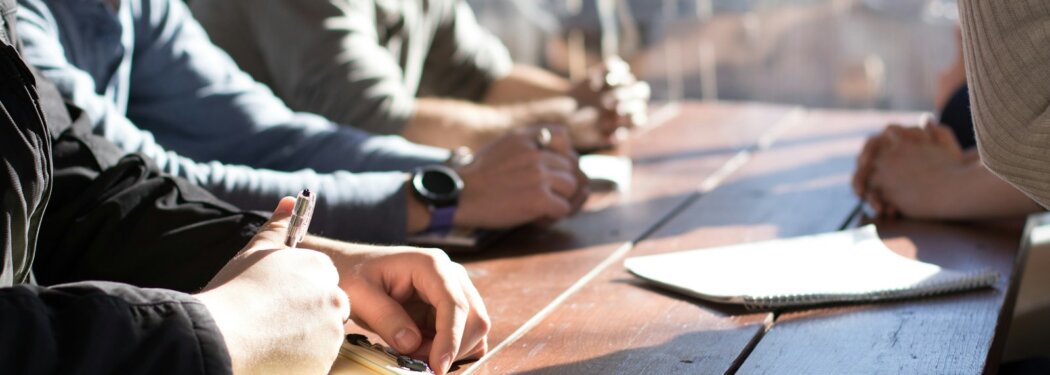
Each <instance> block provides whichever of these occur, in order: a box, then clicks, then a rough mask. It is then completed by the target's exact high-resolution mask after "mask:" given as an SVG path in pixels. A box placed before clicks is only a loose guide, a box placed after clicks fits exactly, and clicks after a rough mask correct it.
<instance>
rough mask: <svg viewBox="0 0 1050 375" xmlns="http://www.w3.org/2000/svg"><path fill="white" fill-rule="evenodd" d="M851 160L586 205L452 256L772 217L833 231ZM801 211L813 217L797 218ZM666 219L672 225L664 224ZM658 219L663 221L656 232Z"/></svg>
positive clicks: (849, 203) (649, 235)
mask: <svg viewBox="0 0 1050 375" xmlns="http://www.w3.org/2000/svg"><path fill="white" fill-rule="evenodd" d="M853 163H854V160H853V155H839V156H832V157H829V158H825V159H822V160H820V161H816V162H813V163H808V164H804V165H798V166H793V167H790V168H786V169H781V170H776V171H771V172H768V173H762V174H757V175H752V176H746V177H740V178H738V179H735V180H731V181H729V182H727V183H726V184H725V185H723V186H720V187H718V188H717V189H715V190H714V191H712V192H710V193H708V194H706V195H704V196H700V195H699V194H698V193H697V192H696V191H692V192H688V193H682V194H674V195H668V196H661V197H657V198H653V199H649V200H643V201H637V202H629V203H625V204H614V205H612V206H609V207H605V208H602V209H599V210H595V211H584V212H581V213H579V214H577V215H575V216H573V217H570V218H568V219H565V220H562V221H560V222H558V223H556V224H555V225H553V226H551V227H547V228H543V227H538V226H527V227H522V228H518V229H516V230H514V231H512V232H510V233H508V234H507V235H505V236H504V237H503V238H501V239H499V240H497V241H496V242H494V243H492V244H491V245H490V246H489V248H488V249H484V250H482V251H480V252H478V253H471V254H457V255H456V256H455V258H456V260H457V261H460V262H463V263H470V262H474V261H481V260H488V259H494V258H509V257H521V256H528V255H534V254H541V253H550V252H561V251H578V250H583V249H589V248H594V247H597V246H602V245H608V244H622V243H626V242H629V241H639V240H656V239H661V238H667V237H675V236H680V235H684V234H687V233H689V232H691V231H693V230H695V229H697V228H700V227H719V226H746V225H755V224H772V225H776V226H777V227H778V230H786V231H785V232H783V233H777V234H778V235H779V236H784V237H786V236H794V235H802V234H812V233H817V232H826V231H829V230H836V229H838V226H839V225H841V224H842V223H844V222H845V221H846V220H847V219H848V218H849V217H850V215H851V214H852V212H853V210H854V208H855V207H856V204H857V202H858V200H857V198H855V197H854V195H853V193H852V191H851V190H850V187H849V185H848V180H849V178H850V173H851V172H852V166H853ZM829 171H830V172H829ZM828 176H830V177H831V179H830V180H828V181H830V182H829V183H824V184H820V183H817V184H814V183H813V181H814V180H826V179H827V178H828ZM840 180H841V181H840ZM679 207H684V209H683V210H682V211H681V212H675V216H673V217H671V218H670V220H669V221H667V222H666V223H665V221H664V220H661V218H666V217H667V216H668V214H670V213H672V212H674V211H675V210H676V209H678V208H679ZM683 212H684V213H685V214H682V213H683ZM680 214H682V215H680ZM683 216H685V217H683ZM799 217H807V218H815V219H814V220H810V221H808V222H801V223H800V222H799V220H798V218H799ZM667 223H669V225H664V224H667ZM656 224H659V225H660V227H659V228H658V229H657V230H655V231H654V230H653V229H654V225H656ZM784 224H791V225H784Z"/></svg>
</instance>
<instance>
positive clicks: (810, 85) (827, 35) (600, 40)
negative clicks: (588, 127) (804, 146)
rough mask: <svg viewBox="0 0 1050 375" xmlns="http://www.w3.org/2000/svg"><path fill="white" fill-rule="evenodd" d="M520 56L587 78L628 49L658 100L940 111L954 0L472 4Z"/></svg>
mask: <svg viewBox="0 0 1050 375" xmlns="http://www.w3.org/2000/svg"><path fill="white" fill-rule="evenodd" d="M468 2H469V3H470V4H471V6H473V8H474V11H475V13H476V14H477V17H478V20H479V22H481V23H482V24H483V25H485V26H486V27H487V28H488V29H489V30H491V31H492V32H493V33H495V34H496V35H498V36H499V37H500V38H502V39H503V40H504V42H505V43H506V44H507V47H508V48H509V49H510V51H511V54H512V55H513V57H514V59H515V60H517V61H520V62H528V63H532V64H537V65H540V66H544V67H547V68H551V69H554V70H557V71H560V72H563V73H564V74H566V75H569V76H573V77H579V76H581V75H583V74H585V71H586V68H585V67H586V66H589V65H591V64H593V63H595V62H596V61H598V60H599V59H600V58H601V57H602V56H608V55H614V54H615V55H619V56H622V57H623V58H624V59H625V60H627V61H628V62H630V63H631V64H632V66H634V67H635V73H636V74H638V75H639V76H640V77H642V78H644V79H645V80H647V81H649V83H650V84H651V85H652V86H653V97H654V99H655V100H660V101H674V100H681V99H688V100H738V101H763V102H775V103H785V104H797V105H805V106H810V107H824V108H878V109H896V110H924V111H925V110H932V109H933V106H934V104H933V103H934V93H935V88H936V84H937V76H938V74H939V73H940V72H941V71H942V70H944V69H946V68H947V67H948V66H949V65H951V63H952V62H953V60H954V59H955V56H956V54H957V53H958V51H957V47H956V37H955V28H956V26H955V25H956V23H957V19H958V13H957V8H956V2H955V0H781V1H774V0H468Z"/></svg>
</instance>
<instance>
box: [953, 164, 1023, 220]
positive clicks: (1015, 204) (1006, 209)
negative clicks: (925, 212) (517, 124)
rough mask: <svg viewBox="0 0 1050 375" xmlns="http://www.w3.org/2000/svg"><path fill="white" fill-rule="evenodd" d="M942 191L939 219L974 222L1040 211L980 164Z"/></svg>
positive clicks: (964, 170)
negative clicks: (975, 220)
mask: <svg viewBox="0 0 1050 375" xmlns="http://www.w3.org/2000/svg"><path fill="white" fill-rule="evenodd" d="M955 176H956V178H954V179H951V181H957V182H949V183H948V184H947V185H948V186H946V187H945V188H944V189H942V191H943V192H944V195H943V196H942V197H941V199H940V202H941V203H940V204H939V206H941V208H940V210H939V212H940V213H941V216H942V217H940V218H939V219H949V220H974V219H997V218H1009V217H1018V216H1024V215H1027V214H1031V213H1035V212H1039V211H1042V207H1040V206H1039V204H1037V203H1036V202H1035V201H1033V200H1032V199H1031V198H1028V196H1026V195H1025V194H1024V193H1022V192H1021V191H1019V190H1017V189H1016V188H1014V187H1013V186H1012V185H1010V184H1009V183H1007V182H1005V181H1003V180H1002V179H1000V178H999V177H998V176H996V175H995V174H993V173H992V172H991V171H989V170H988V168H986V167H985V166H984V164H981V163H980V162H975V163H970V164H968V165H966V166H964V167H961V168H960V169H959V170H958V171H957V173H956V174H955Z"/></svg>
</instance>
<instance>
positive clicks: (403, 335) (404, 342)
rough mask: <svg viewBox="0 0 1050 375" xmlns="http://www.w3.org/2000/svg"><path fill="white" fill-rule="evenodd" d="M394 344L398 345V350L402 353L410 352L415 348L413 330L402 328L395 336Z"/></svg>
mask: <svg viewBox="0 0 1050 375" xmlns="http://www.w3.org/2000/svg"><path fill="white" fill-rule="evenodd" d="M394 342H396V343H397V349H398V350H399V351H401V352H402V353H405V352H409V351H411V350H412V349H414V348H415V344H416V342H415V336H414V335H413V334H412V330H410V329H408V328H402V329H401V330H400V331H398V332H397V334H395V335H394Z"/></svg>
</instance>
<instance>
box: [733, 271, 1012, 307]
mask: <svg viewBox="0 0 1050 375" xmlns="http://www.w3.org/2000/svg"><path fill="white" fill-rule="evenodd" d="M998 279H999V273H997V272H994V271H988V270H984V271H980V272H974V273H973V274H971V275H970V276H969V277H967V278H965V279H963V280H961V281H956V282H949V281H939V280H929V281H926V282H923V283H920V284H918V285H916V286H914V287H911V288H898V289H887V290H882V291H878V292H874V293H866V294H792V295H782V296H762V297H744V307H745V308H746V309H747V310H749V311H758V310H773V309H776V308H779V307H784V306H812V305H819V304H824V303H858V302H871V301H883V300H895V299H908V298H920V297H929V296H934V295H938V294H945V293H951V292H956V291H962V290H969V289H976V288H980V287H986V286H991V285H993V284H995V281H996V280H998Z"/></svg>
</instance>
